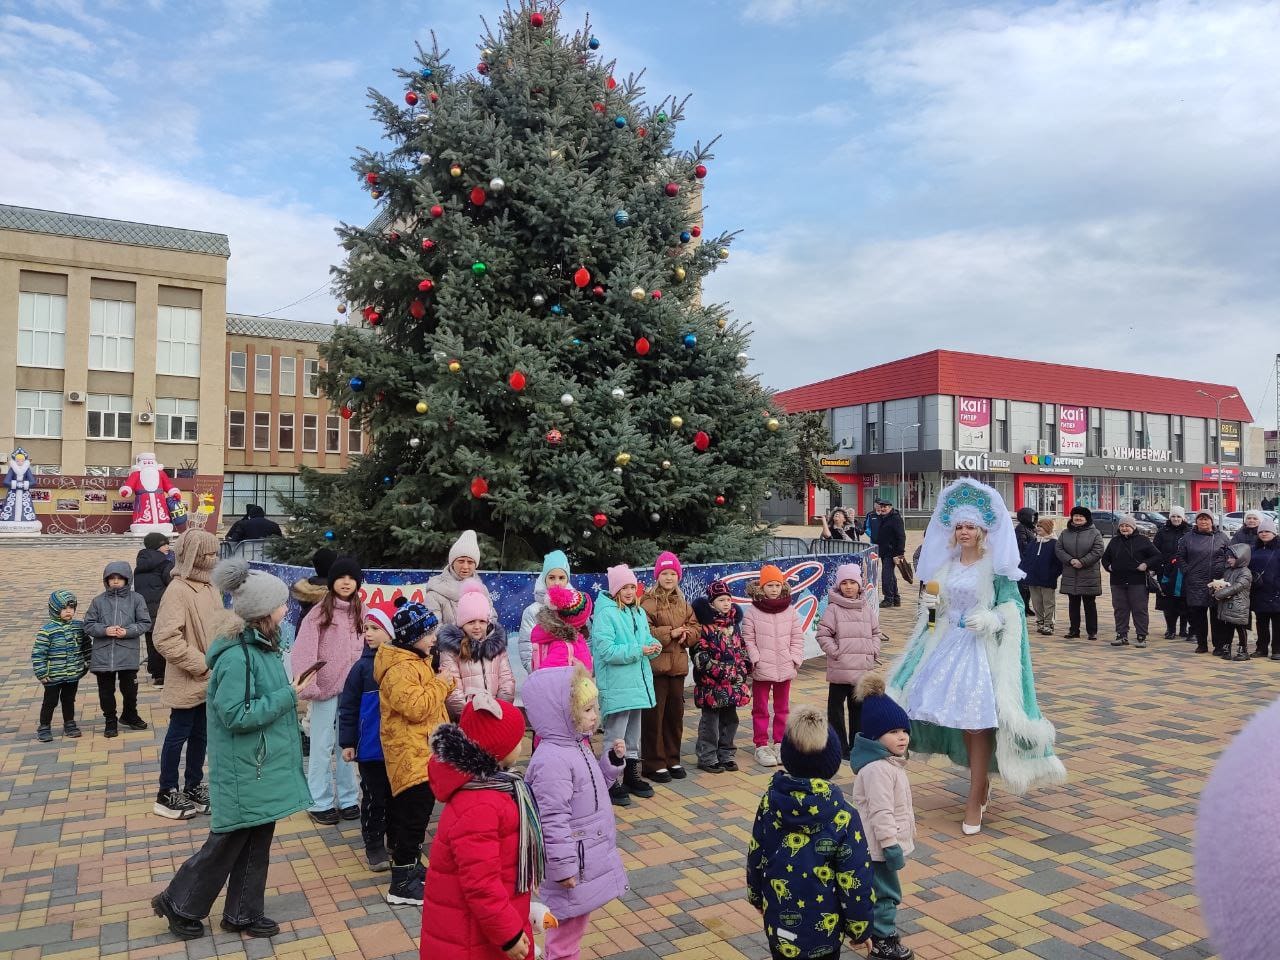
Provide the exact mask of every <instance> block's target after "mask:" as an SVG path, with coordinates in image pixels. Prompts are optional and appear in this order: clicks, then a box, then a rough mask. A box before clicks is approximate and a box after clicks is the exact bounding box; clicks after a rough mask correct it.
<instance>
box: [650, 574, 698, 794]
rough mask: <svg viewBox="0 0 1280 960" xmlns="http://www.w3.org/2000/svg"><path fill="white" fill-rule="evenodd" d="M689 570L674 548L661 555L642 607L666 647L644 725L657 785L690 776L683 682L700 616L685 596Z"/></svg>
mask: <svg viewBox="0 0 1280 960" xmlns="http://www.w3.org/2000/svg"><path fill="white" fill-rule="evenodd" d="M683 573H684V570H683V569H682V568H681V566H680V558H679V557H677V556H676V555H675V554H674V553H672V552H671V551H670V550H665V551H663V552H662V553H660V554H658V559H657V560H656V561H655V562H654V564H653V578H654V580H655V581H656V582H655V583H654V585H653V589H652V590H649V591H646V593H645V595H644V599H642V600H641V601H640V606H641V607H643V608H644V612H645V613H646V614H648V616H649V632H650V633H652V634H653V635H654V637H655V638H656V639H657V641H658V642H659V643H660V644H662V652H661V653H659V654H658V655H657V656H656V657H655V658H654V659H653V662H652V663H651V664H649V666H650V667H652V668H653V693H654V705H653V707H652V708H651V709H649V710H646V711H645V712H644V716H643V717H642V718H641V721H640V753H641V754H642V755H643V758H644V759H643V762H642V763H641V772H642V773H643V774H644V775H645V776H646V777H647V778H648V779H650V780H652V781H654V782H655V783H670V782H671V781H672V780H683V779H684V778H685V771H684V765H683V764H682V763H681V759H680V741H681V738H682V736H683V734H684V682H685V678H686V677H687V676H688V675H689V647H691V646H692V645H693V644H694V643H695V642H696V641H697V639H698V618H697V616H696V615H695V614H694V612H693V607H692V606H690V604H689V601H688V600H687V599H685V595H684V594H683V593H681V592H680V577H681V575H682V574H683Z"/></svg>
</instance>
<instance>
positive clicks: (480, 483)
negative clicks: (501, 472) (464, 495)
mask: <svg viewBox="0 0 1280 960" xmlns="http://www.w3.org/2000/svg"><path fill="white" fill-rule="evenodd" d="M488 492H489V481H488V480H486V479H485V478H484V477H476V478H475V479H474V480H472V481H471V495H472V496H473V497H475V498H476V499H477V500H479V499H480V498H481V497H483V496H484V495H485V494H486V493H488Z"/></svg>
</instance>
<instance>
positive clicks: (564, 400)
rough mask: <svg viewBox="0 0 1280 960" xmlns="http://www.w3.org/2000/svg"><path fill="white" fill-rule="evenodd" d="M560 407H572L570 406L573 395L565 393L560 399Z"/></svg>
mask: <svg viewBox="0 0 1280 960" xmlns="http://www.w3.org/2000/svg"><path fill="white" fill-rule="evenodd" d="M560 406H562V407H572V406H573V394H572V393H566V394H564V395H563V396H562V397H561V398H560Z"/></svg>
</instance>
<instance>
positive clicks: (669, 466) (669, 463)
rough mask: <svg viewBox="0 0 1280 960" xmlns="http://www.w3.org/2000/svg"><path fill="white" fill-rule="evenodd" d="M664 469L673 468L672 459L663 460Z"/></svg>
mask: <svg viewBox="0 0 1280 960" xmlns="http://www.w3.org/2000/svg"><path fill="white" fill-rule="evenodd" d="M662 469H663V470H670V469H671V461H670V460H663V461H662Z"/></svg>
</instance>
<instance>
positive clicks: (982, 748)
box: [889, 478, 1067, 835]
mask: <svg viewBox="0 0 1280 960" xmlns="http://www.w3.org/2000/svg"><path fill="white" fill-rule="evenodd" d="M1018 560H1019V555H1018V542H1017V539H1016V538H1015V536H1014V532H1013V523H1012V521H1011V520H1010V518H1009V511H1008V509H1007V508H1006V507H1005V505H1004V501H1003V500H1001V498H1000V494H999V493H997V492H996V491H995V490H993V489H992V488H991V487H988V486H986V485H985V484H981V483H978V482H977V481H976V480H970V479H968V478H962V479H960V480H957V481H956V482H955V483H953V484H951V485H950V486H948V487H947V488H946V489H945V490H943V491H942V495H941V496H940V497H939V498H938V506H937V507H936V508H935V510H934V512H933V517H932V518H931V519H930V521H929V529H928V532H927V533H926V535H925V540H924V549H923V550H922V551H921V554H920V573H919V575H920V580H921V582H925V581H929V580H935V581H937V582H938V584H939V585H940V588H941V589H940V591H939V593H938V595H937V596H936V597H932V596H931V595H929V594H925V599H924V601H923V602H922V603H921V606H920V615H919V618H918V619H917V620H916V626H915V630H914V631H913V632H912V635H911V639H910V640H909V641H908V643H907V649H906V652H905V653H904V654H903V655H902V656H901V657H900V658H899V659H898V660H897V661H896V662H895V663H894V664H893V666H892V668H891V669H890V671H889V694H890V695H891V696H892V697H893V698H894V699H895V700H897V701H898V702H899V703H901V704H902V705H903V706H905V707H906V710H907V715H908V716H910V717H911V744H912V748H913V749H914V750H915V752H916V753H922V754H923V753H943V754H946V755H947V756H948V757H949V758H950V759H951V761H952V762H953V763H956V764H959V765H960V766H967V767H968V768H969V775H970V782H969V799H968V803H967V804H966V805H965V817H964V823H963V825H962V826H963V830H964V832H965V833H966V834H969V835H972V834H975V833H978V832H979V831H980V830H981V829H982V814H983V812H984V811H985V809H986V805H987V801H988V799H989V797H990V773H991V771H995V772H997V773H999V774H1000V776H1001V777H1003V778H1004V781H1005V783H1006V784H1007V785H1008V787H1009V789H1010V790H1012V791H1013V792H1014V793H1018V794H1021V793H1025V792H1026V791H1027V790H1028V789H1029V788H1030V787H1032V786H1034V785H1035V784H1037V783H1041V782H1049V783H1056V782H1060V781H1062V780H1065V779H1066V776H1067V772H1066V770H1065V769H1064V768H1063V766H1062V762H1061V761H1060V760H1059V759H1058V758H1057V757H1056V756H1054V753H1053V741H1054V729H1053V724H1051V723H1050V722H1049V721H1048V720H1046V719H1045V718H1044V717H1043V716H1042V715H1041V713H1040V707H1039V705H1038V704H1037V703H1036V688H1035V679H1034V677H1033V675H1032V671H1031V645H1030V643H1029V642H1028V640H1027V621H1026V612H1025V608H1024V606H1023V603H1022V597H1021V596H1020V595H1019V593H1018V580H1020V579H1021V578H1022V576H1023V573H1022V571H1021V570H1020V569H1019V568H1018ZM931 608H936V611H937V618H936V620H937V622H936V626H935V629H932V630H931V629H930V628H929V610H930V609H931Z"/></svg>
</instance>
